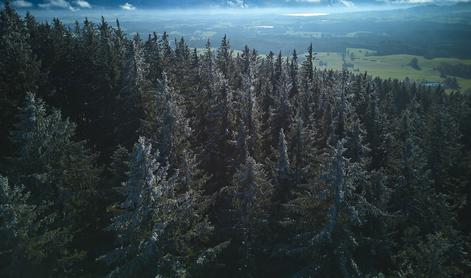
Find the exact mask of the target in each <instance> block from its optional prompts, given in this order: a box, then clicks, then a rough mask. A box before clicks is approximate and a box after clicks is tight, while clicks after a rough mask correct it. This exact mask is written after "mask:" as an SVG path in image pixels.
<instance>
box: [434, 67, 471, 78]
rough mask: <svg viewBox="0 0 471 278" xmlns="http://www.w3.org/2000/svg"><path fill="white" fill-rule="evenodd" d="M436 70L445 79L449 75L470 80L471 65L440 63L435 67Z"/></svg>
mask: <svg viewBox="0 0 471 278" xmlns="http://www.w3.org/2000/svg"><path fill="white" fill-rule="evenodd" d="M437 70H438V71H439V72H440V75H441V76H442V77H447V76H449V75H452V76H456V77H461V78H465V79H471V65H467V64H461V63H460V64H450V63H440V64H439V65H438V67H437Z"/></svg>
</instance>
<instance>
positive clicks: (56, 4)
mask: <svg viewBox="0 0 471 278" xmlns="http://www.w3.org/2000/svg"><path fill="white" fill-rule="evenodd" d="M468 1H470V0H12V3H13V5H14V6H15V7H17V8H24V9H67V10H70V11H78V10H86V9H93V8H115V9H121V10H125V11H134V10H137V9H140V8H149V7H159V8H190V7H195V6H199V7H201V6H210V7H232V8H251V7H280V6H292V7H298V6H318V5H329V6H337V5H339V6H344V7H348V6H358V5H371V4H374V5H381V4H388V5H402V4H428V3H439V4H441V3H454V2H468Z"/></svg>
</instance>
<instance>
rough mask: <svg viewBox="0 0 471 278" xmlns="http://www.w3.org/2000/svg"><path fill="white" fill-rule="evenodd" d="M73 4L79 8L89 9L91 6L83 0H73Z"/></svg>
mask: <svg viewBox="0 0 471 278" xmlns="http://www.w3.org/2000/svg"><path fill="white" fill-rule="evenodd" d="M75 4H76V5H77V6H79V7H80V8H85V9H90V8H91V7H92V5H90V3H88V2H87V1H85V0H77V1H75Z"/></svg>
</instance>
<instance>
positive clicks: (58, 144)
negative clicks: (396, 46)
mask: <svg viewBox="0 0 471 278" xmlns="http://www.w3.org/2000/svg"><path fill="white" fill-rule="evenodd" d="M0 37H1V40H0V57H1V59H0V132H1V134H2V135H3V136H2V139H1V140H0V159H1V161H0V162H1V166H2V167H1V174H2V175H6V176H8V177H9V180H7V179H6V178H3V177H1V178H0V236H1V238H2V241H1V243H0V276H2V277H32V276H34V277H103V276H106V275H108V276H110V277H156V276H157V277H293V276H294V277H385V276H386V277H465V276H466V274H467V273H469V272H470V264H469V253H468V252H469V247H470V246H469V236H470V234H469V232H470V231H471V222H470V218H469V214H470V212H471V205H470V203H471V202H470V200H471V191H470V188H471V186H470V180H471V168H470V165H471V163H470V161H471V143H470V142H471V140H470V139H471V124H470V123H471V98H470V97H469V95H465V94H461V93H459V92H455V93H452V94H445V93H444V92H443V90H442V89H439V88H438V89H431V88H425V87H421V86H417V85H416V84H414V83H411V82H410V81H409V80H405V81H398V80H380V79H372V78H371V77H370V76H368V75H367V74H366V73H364V74H358V75H355V74H352V73H350V72H347V71H342V72H338V71H331V70H330V71H327V70H319V69H316V68H315V67H314V61H315V55H316V53H314V50H313V47H312V45H311V46H310V47H309V48H308V50H307V55H306V57H304V60H303V61H302V63H301V64H299V62H298V55H297V53H296V51H293V53H292V54H291V55H289V57H283V56H282V53H281V52H280V53H279V54H278V55H275V54H274V53H272V52H270V53H269V54H268V55H266V56H265V57H261V56H260V55H258V53H257V51H256V50H253V49H250V48H249V47H245V48H244V49H243V50H242V51H241V52H236V51H233V50H232V49H231V48H230V44H229V40H228V38H227V37H226V36H225V37H224V38H223V39H222V41H221V43H220V45H219V47H218V49H217V50H214V49H212V48H211V44H210V42H209V41H208V43H207V46H206V49H204V50H203V51H202V52H200V51H199V50H197V49H193V50H190V48H189V46H188V45H187V42H186V41H185V40H184V39H183V38H180V39H176V40H175V42H174V44H173V42H172V43H170V38H169V35H168V34H167V33H164V34H162V35H158V34H155V33H154V34H151V35H150V36H149V37H148V38H147V39H146V40H145V41H143V40H142V39H141V37H140V36H139V35H138V34H137V35H135V36H134V37H133V38H132V39H131V38H129V37H128V36H127V35H126V34H124V32H123V30H122V29H121V26H120V24H119V22H118V21H117V22H116V27H112V26H111V25H110V24H108V23H107V22H106V21H105V20H104V19H102V20H101V21H100V22H99V23H98V24H94V23H92V22H90V21H89V20H85V21H84V22H83V23H76V24H75V26H74V27H72V28H70V27H67V26H66V25H64V24H63V23H62V22H61V21H60V20H58V19H55V20H53V21H52V22H51V23H39V22H37V21H36V20H35V18H34V17H33V16H31V15H30V14H27V15H26V17H25V18H24V19H22V18H21V17H20V16H18V14H17V13H16V12H15V11H14V10H13V9H12V6H11V4H10V1H6V2H5V5H4V7H3V8H2V10H1V12H0ZM412 66H414V67H418V65H417V61H413V63H412ZM444 67H445V66H443V68H444ZM446 70H447V71H458V70H462V69H454V68H451V69H449V68H447V69H446ZM25 96H26V101H25V103H24V104H23V105H21V102H22V100H23V99H25ZM49 105H51V106H49ZM18 107H21V108H18ZM69 119H70V120H69ZM8 134H9V135H10V136H8ZM142 136H144V137H142ZM138 138H140V139H138ZM145 138H146V139H145ZM136 141H137V143H136ZM133 145H134V150H133V152H132V154H130V150H131V148H132V146H133ZM95 151H97V152H99V153H95ZM101 169H104V171H102V170H101ZM106 227H108V228H106ZM97 258H99V259H97Z"/></svg>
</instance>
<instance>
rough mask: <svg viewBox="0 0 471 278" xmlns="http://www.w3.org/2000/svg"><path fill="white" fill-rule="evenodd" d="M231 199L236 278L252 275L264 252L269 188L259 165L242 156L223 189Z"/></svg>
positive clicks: (268, 211)
mask: <svg viewBox="0 0 471 278" xmlns="http://www.w3.org/2000/svg"><path fill="white" fill-rule="evenodd" d="M223 192H225V193H226V194H228V195H229V196H230V197H231V200H232V216H233V217H234V218H235V220H234V227H235V231H233V233H234V240H235V242H233V243H234V244H237V248H236V249H237V252H238V254H239V255H238V261H237V262H236V265H237V266H236V269H237V273H238V275H242V276H251V275H253V274H254V273H255V272H256V269H257V259H258V258H260V256H261V255H262V254H265V255H266V253H267V247H268V246H267V238H266V237H264V234H265V233H267V232H268V231H269V225H268V224H269V218H270V215H269V214H270V210H269V209H270V207H271V194H272V185H271V184H270V183H269V182H268V180H267V177H266V175H265V173H264V171H263V169H262V165H261V164H258V163H256V162H255V160H254V159H253V158H252V157H250V156H248V155H247V156H246V158H245V161H244V162H243V164H241V165H240V166H239V168H238V170H237V171H236V173H235V175H234V178H233V181H232V183H231V185H230V186H228V187H226V188H224V189H223Z"/></svg>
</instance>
